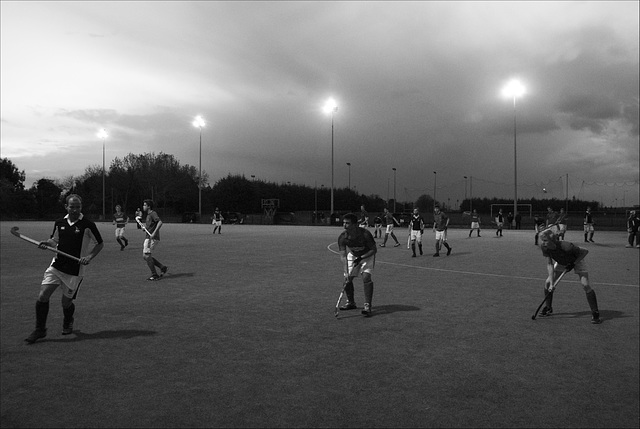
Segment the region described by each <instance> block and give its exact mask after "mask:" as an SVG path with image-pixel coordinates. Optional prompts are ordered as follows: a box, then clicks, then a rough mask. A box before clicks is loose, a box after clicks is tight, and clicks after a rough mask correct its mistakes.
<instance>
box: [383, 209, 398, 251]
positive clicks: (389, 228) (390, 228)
mask: <svg viewBox="0 0 640 429" xmlns="http://www.w3.org/2000/svg"><path fill="white" fill-rule="evenodd" d="M382 217H383V218H384V221H385V223H386V225H387V231H386V232H385V234H384V242H383V243H382V244H381V245H380V247H385V246H386V245H387V239H388V238H389V235H391V238H393V239H394V240H395V242H396V244H394V245H393V247H398V246H400V242H399V241H398V239H397V238H396V235H395V234H394V233H393V225H394V223H397V224H398V225H400V222H398V219H396V218H395V217H394V216H393V214H391V213H389V210H388V209H387V208H385V209H384V214H383V215H382Z"/></svg>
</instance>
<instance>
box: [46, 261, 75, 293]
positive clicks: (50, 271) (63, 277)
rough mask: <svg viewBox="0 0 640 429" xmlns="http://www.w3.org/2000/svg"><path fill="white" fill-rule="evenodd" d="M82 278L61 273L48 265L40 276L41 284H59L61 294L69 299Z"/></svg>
mask: <svg viewBox="0 0 640 429" xmlns="http://www.w3.org/2000/svg"><path fill="white" fill-rule="evenodd" d="M82 279H83V277H82V276H73V275H71V274H67V273H63V272H62V271H60V270H58V269H56V268H53V267H49V268H47V270H46V271H45V272H44V276H43V277H42V286H51V285H60V286H61V287H62V293H63V295H64V296H66V297H67V298H70V299H71V298H73V295H74V294H75V293H76V290H78V288H79V287H80V283H82Z"/></svg>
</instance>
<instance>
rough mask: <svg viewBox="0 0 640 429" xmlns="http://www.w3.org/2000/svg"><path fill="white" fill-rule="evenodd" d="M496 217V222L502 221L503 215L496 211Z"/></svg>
mask: <svg viewBox="0 0 640 429" xmlns="http://www.w3.org/2000/svg"><path fill="white" fill-rule="evenodd" d="M496 219H498V222H504V215H503V214H502V213H500V212H498V214H497V215H496Z"/></svg>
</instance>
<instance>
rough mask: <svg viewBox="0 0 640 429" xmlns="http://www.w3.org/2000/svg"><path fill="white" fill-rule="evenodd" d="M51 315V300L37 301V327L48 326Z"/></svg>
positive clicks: (43, 327)
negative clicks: (48, 317) (48, 318)
mask: <svg viewBox="0 0 640 429" xmlns="http://www.w3.org/2000/svg"><path fill="white" fill-rule="evenodd" d="M48 315H49V302H48V301H47V302H42V301H36V329H45V328H46V327H47V316H48Z"/></svg>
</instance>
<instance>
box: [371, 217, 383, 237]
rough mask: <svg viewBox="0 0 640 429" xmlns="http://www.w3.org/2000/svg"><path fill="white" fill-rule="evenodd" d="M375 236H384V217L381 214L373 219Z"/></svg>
mask: <svg viewBox="0 0 640 429" xmlns="http://www.w3.org/2000/svg"><path fill="white" fill-rule="evenodd" d="M373 228H374V229H373V232H374V234H373V238H378V237H380V238H382V218H381V217H380V216H376V217H375V219H373Z"/></svg>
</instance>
